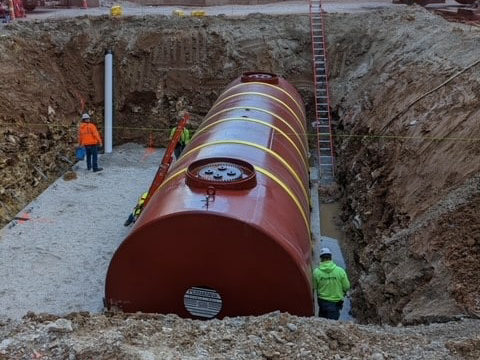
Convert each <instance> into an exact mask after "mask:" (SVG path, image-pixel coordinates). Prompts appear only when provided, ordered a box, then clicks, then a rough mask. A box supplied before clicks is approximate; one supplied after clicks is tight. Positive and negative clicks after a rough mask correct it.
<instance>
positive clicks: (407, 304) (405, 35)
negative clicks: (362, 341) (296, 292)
mask: <svg viewBox="0 0 480 360" xmlns="http://www.w3.org/2000/svg"><path fill="white" fill-rule="evenodd" d="M331 21H332V22H331V24H334V25H333V27H334V29H335V31H330V35H331V36H330V44H331V46H330V53H331V54H333V55H332V59H331V63H332V66H333V68H332V76H333V77H334V79H335V81H334V83H333V87H332V94H333V96H334V106H335V108H336V111H337V112H338V118H339V121H338V124H337V127H336V128H337V133H336V135H337V137H336V139H337V145H338V155H339V156H338V159H337V160H338V169H337V170H338V176H339V180H340V183H341V186H342V188H343V195H342V199H343V210H344V212H343V220H344V221H345V225H346V228H347V232H348V236H347V239H348V242H349V244H350V246H349V248H350V260H351V261H350V265H351V266H353V267H354V268H355V271H353V272H352V273H353V274H355V280H354V282H355V283H356V286H355V290H354V293H353V296H354V299H353V301H354V304H356V305H355V306H354V308H355V309H356V315H357V317H358V318H360V319H362V320H367V321H382V322H390V323H397V322H404V323H415V322H420V321H427V322H428V321H443V320H446V319H450V318H452V317H455V316H456V315H460V314H470V315H472V316H478V314H479V312H480V302H479V299H480V296H479V295H480V278H479V277H478V276H476V275H475V274H478V273H479V271H480V266H479V264H480V261H479V260H480V233H479V222H478V216H479V214H480V212H479V210H480V207H479V200H480V198H479V179H480V174H479V169H480V162H479V161H478V155H479V149H480V148H479V135H480V125H479V123H478V119H479V116H480V106H479V104H478V100H477V98H478V93H479V91H480V76H479V72H478V70H479V68H480V64H479V63H478V62H477V61H478V59H479V56H480V47H479V45H480V38H479V37H478V35H479V30H478V28H474V27H465V26H461V25H458V24H452V23H448V22H446V21H444V20H442V19H440V18H437V17H435V16H433V15H431V14H429V13H427V12H426V11H419V10H407V11H405V12H395V13H393V12H384V13H379V14H374V15H372V16H369V17H365V16H356V15H353V16H348V17H343V16H333V17H332V19H331ZM471 64H474V66H473V67H472V68H471V69H469V70H466V71H465V72H463V73H461V74H460V75H459V76H458V77H456V78H454V79H452V80H451V81H450V82H448V83H446V84H445V85H444V86H441V87H439V88H438V90H436V91H434V92H432V93H431V94H429V95H427V96H425V97H423V98H421V97H422V96H423V95H424V94H427V93H429V92H430V91H432V90H434V89H435V88H436V87H437V86H440V85H441V84H442V83H444V82H446V80H448V79H449V78H450V77H452V76H453V75H456V74H458V73H459V72H460V71H461V70H463V69H465V68H467V67H468V66H470V65H471ZM419 98H421V99H420V100H419V101H418V102H415V101H416V100H417V99H419ZM414 102H415V103H414ZM413 103H414V104H413ZM412 104H413V105H412Z"/></svg>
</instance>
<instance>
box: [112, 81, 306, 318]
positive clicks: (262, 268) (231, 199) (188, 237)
mask: <svg viewBox="0 0 480 360" xmlns="http://www.w3.org/2000/svg"><path fill="white" fill-rule="evenodd" d="M307 149H308V147H307V139H306V124H305V110H304V106H303V104H302V100H301V98H300V95H299V94H298V92H297V91H296V90H295V88H294V87H293V86H292V85H290V84H289V83H288V82H287V81H285V80H284V79H283V78H280V77H278V76H276V75H274V74H270V73H263V72H250V73H245V74H243V75H242V76H241V77H240V78H238V79H237V80H235V81H233V82H232V83H231V84H230V85H229V86H228V87H227V89H226V90H225V91H224V92H223V93H222V94H221V95H220V97H219V98H218V99H217V101H216V102H215V104H214V105H213V107H212V109H211V110H210V111H209V113H208V114H207V116H206V118H205V119H204V121H203V123H202V124H201V126H200V127H199V129H198V130H197V131H196V133H195V136H194V137H193V138H192V140H191V142H190V143H189V144H188V145H187V147H186V148H185V150H184V151H183V153H182V155H181V156H180V158H179V159H178V160H177V161H176V162H175V163H174V164H173V165H172V167H171V169H170V170H169V172H168V174H167V176H166V179H165V180H164V182H163V183H162V184H161V186H160V187H159V188H158V189H157V191H156V192H155V193H154V194H153V195H152V197H151V199H150V201H149V203H148V205H147V206H146V207H145V209H144V210H143V212H142V214H141V216H140V218H139V219H138V220H137V222H136V224H135V226H134V228H133V230H132V231H131V233H130V234H129V235H128V237H127V238H126V239H125V240H124V241H123V243H122V244H121V245H120V246H119V248H118V249H117V251H116V252H115V254H114V256H113V258H112V260H111V263H110V266H109V269H108V273H107V279H106V296H105V301H106V305H107V307H108V308H112V307H116V308H120V309H121V310H123V311H125V312H136V311H142V312H155V313H164V314H166V313H175V314H178V315H179V316H181V317H191V318H212V317H218V318H223V317H225V316H230V317H231V316H244V315H260V314H264V313H267V312H271V311H275V310H280V311H282V312H289V313H290V314H294V315H300V316H311V315H313V312H314V302H313V290H312V283H311V267H310V260H311V259H310V256H311V243H310V241H311V240H310V223H309V216H310V215H309V213H310V206H309V191H308V189H309V176H308V155H307V154H308V152H307Z"/></svg>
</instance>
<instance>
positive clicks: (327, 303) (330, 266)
mask: <svg viewBox="0 0 480 360" xmlns="http://www.w3.org/2000/svg"><path fill="white" fill-rule="evenodd" d="M313 287H314V289H315V290H316V292H317V300H318V316H320V317H323V318H327V319H333V320H338V318H339V317H340V310H342V307H343V298H344V297H345V294H346V293H347V291H348V290H349V289H350V282H349V281H348V277H347V273H346V272H345V270H343V269H342V268H341V267H340V266H337V265H336V264H335V263H334V262H333V261H332V252H331V251H330V249H329V248H323V249H320V265H319V266H318V267H317V268H316V269H315V270H313Z"/></svg>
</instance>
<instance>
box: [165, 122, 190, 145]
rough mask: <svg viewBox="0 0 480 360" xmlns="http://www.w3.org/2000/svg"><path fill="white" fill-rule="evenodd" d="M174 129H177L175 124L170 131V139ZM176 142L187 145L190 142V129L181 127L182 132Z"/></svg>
mask: <svg viewBox="0 0 480 360" xmlns="http://www.w3.org/2000/svg"><path fill="white" fill-rule="evenodd" d="M175 130H177V127H176V126H175V127H174V128H173V129H172V130H171V131H170V137H169V139H170V140H171V139H172V138H173V134H175ZM178 142H179V144H180V145H187V144H188V143H189V142H190V131H188V129H187V128H183V131H182V134H181V135H180V140H178Z"/></svg>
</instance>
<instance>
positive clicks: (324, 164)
mask: <svg viewBox="0 0 480 360" xmlns="http://www.w3.org/2000/svg"><path fill="white" fill-rule="evenodd" d="M324 16H325V12H324V11H323V9H322V2H321V0H310V28H311V35H312V50H313V51H312V52H313V74H314V85H315V121H314V122H313V123H312V125H313V127H314V128H316V132H317V156H318V168H319V181H320V183H321V184H326V185H328V184H331V183H333V182H334V181H335V157H334V151H333V136H332V117H331V114H330V96H329V87H328V74H327V56H326V48H327V47H326V39H325V19H324Z"/></svg>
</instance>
